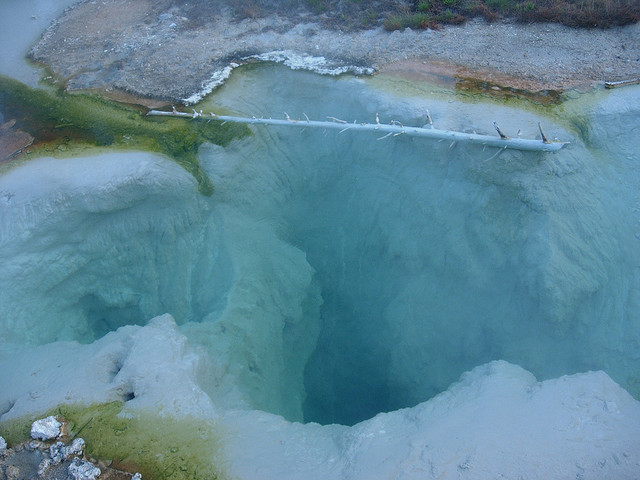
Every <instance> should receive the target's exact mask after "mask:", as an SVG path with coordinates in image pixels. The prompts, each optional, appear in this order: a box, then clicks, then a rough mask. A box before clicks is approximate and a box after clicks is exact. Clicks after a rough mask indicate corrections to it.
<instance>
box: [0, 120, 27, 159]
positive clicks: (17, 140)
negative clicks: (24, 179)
mask: <svg viewBox="0 0 640 480" xmlns="http://www.w3.org/2000/svg"><path fill="white" fill-rule="evenodd" d="M15 123H16V121H15V120H10V121H9V122H6V123H2V124H0V163H2V162H5V161H7V160H9V159H11V158H13V157H14V156H15V155H18V154H19V153H20V152H22V150H23V149H25V148H27V147H28V146H29V145H31V144H32V143H33V137H32V136H31V135H29V134H28V133H27V132H23V131H22V130H18V129H17V128H14V125H15Z"/></svg>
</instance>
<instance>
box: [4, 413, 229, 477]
mask: <svg viewBox="0 0 640 480" xmlns="http://www.w3.org/2000/svg"><path fill="white" fill-rule="evenodd" d="M122 409H123V403H121V402H111V403H103V404H94V405H90V406H82V405H61V406H59V407H57V408H55V409H53V410H51V411H49V412H45V413H43V414H41V415H29V416H26V417H21V418H19V419H15V420H9V421H6V422H2V423H0V436H2V437H4V438H5V439H6V440H7V442H8V443H9V445H13V444H17V443H20V442H23V441H25V440H27V439H28V438H29V432H30V427H31V423H33V421H35V420H37V419H39V418H44V417H46V416H49V415H55V416H58V417H63V418H64V419H65V420H66V421H67V422H68V423H69V437H70V438H75V437H82V438H83V439H84V440H85V441H86V454H87V456H89V457H93V458H95V459H97V460H101V461H109V460H112V461H113V463H112V465H111V466H112V467H114V468H118V469H121V470H126V471H129V472H140V473H141V474H142V477H143V478H144V479H145V480H214V479H215V480H222V479H224V478H227V476H226V475H225V474H224V472H223V468H222V465H221V463H222V460H221V457H222V455H221V445H220V439H219V430H218V429H217V427H216V425H215V424H214V423H213V422H211V421H207V420H203V419H196V418H192V417H187V418H184V417H181V418H174V417H170V416H160V415H158V414H157V413H155V414H154V413H151V412H147V411H135V413H131V412H126V413H125V414H124V415H120V413H121V412H122Z"/></svg>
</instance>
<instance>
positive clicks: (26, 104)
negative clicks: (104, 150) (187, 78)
mask: <svg viewBox="0 0 640 480" xmlns="http://www.w3.org/2000/svg"><path fill="white" fill-rule="evenodd" d="M0 111H1V112H2V113H3V114H4V116H5V119H6V120H9V119H16V125H15V126H16V128H18V129H20V130H23V131H25V132H27V133H29V134H31V135H32V136H33V137H34V138H35V143H34V147H33V148H31V150H32V151H33V150H35V151H36V152H38V149H40V150H42V151H43V152H45V153H47V154H51V153H56V152H51V151H50V150H48V148H50V146H51V144H53V145H55V146H56V147H60V145H63V146H64V145H86V144H89V145H93V146H102V147H104V146H109V148H113V147H116V148H126V149H143V150H148V151H153V152H158V153H162V154H165V155H167V156H169V157H170V158H172V159H173V160H175V161H176V162H177V163H178V164H179V165H181V166H182V167H183V168H184V169H185V170H187V171H188V172H189V173H191V174H192V175H193V176H194V178H195V179H196V180H197V182H198V188H199V191H200V192H201V193H202V194H204V195H211V194H212V193H213V185H212V183H211V180H210V179H209V177H208V176H207V174H206V173H205V172H204V170H203V169H202V166H201V165H200V162H199V160H198V148H199V147H200V145H201V144H202V143H204V142H211V143H215V144H217V145H221V146H225V145H227V144H229V142H231V141H232V140H233V139H236V138H240V137H243V136H246V135H247V134H248V133H249V129H248V128H247V127H246V126H245V125H237V124H230V123H227V124H223V123H222V122H219V121H216V120H211V121H209V122H185V121H184V119H174V118H157V117H156V118H147V117H145V116H144V113H143V112H142V111H140V110H139V109H137V108H135V107H133V106H128V105H124V104H119V103H115V102H113V101H109V100H106V99H104V98H101V97H98V96H95V95H89V94H85V93H80V94H69V93H65V92H63V91H60V90H57V91H52V90H49V89H47V90H43V89H37V88H31V87H29V86H27V85H25V84H23V83H20V82H19V81H17V80H14V79H12V78H10V77H6V76H4V75H0ZM57 150H59V148H57Z"/></svg>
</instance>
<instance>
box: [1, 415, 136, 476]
mask: <svg viewBox="0 0 640 480" xmlns="http://www.w3.org/2000/svg"><path fill="white" fill-rule="evenodd" d="M98 477H99V478H100V479H101V480H142V475H140V474H139V473H135V474H131V473H127V472H124V471H121V470H116V469H114V468H111V467H110V466H109V465H107V464H106V463H104V462H99V461H97V460H95V459H92V458H88V457H87V456H86V455H85V441H84V440H83V439H82V438H80V437H75V438H73V440H71V438H70V437H69V431H68V425H67V423H66V421H65V420H64V419H59V418H56V417H53V416H50V417H47V418H43V419H40V420H36V421H35V422H33V424H32V426H31V440H26V441H23V442H21V443H18V444H16V445H11V446H9V445H7V442H6V441H5V440H4V438H2V437H0V479H1V480H23V479H38V480H96V479H97V478H98Z"/></svg>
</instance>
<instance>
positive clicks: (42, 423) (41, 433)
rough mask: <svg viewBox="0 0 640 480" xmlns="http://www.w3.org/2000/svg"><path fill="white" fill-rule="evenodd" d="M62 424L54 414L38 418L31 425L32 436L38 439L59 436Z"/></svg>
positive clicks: (49, 438)
mask: <svg viewBox="0 0 640 480" xmlns="http://www.w3.org/2000/svg"><path fill="white" fill-rule="evenodd" d="M61 426H62V424H61V423H60V422H59V421H58V420H56V417H53V416H50V417H47V418H43V419H41V420H36V421H35V422H33V424H32V425H31V438H33V439H36V440H51V439H53V438H58V435H60V427H61Z"/></svg>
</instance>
